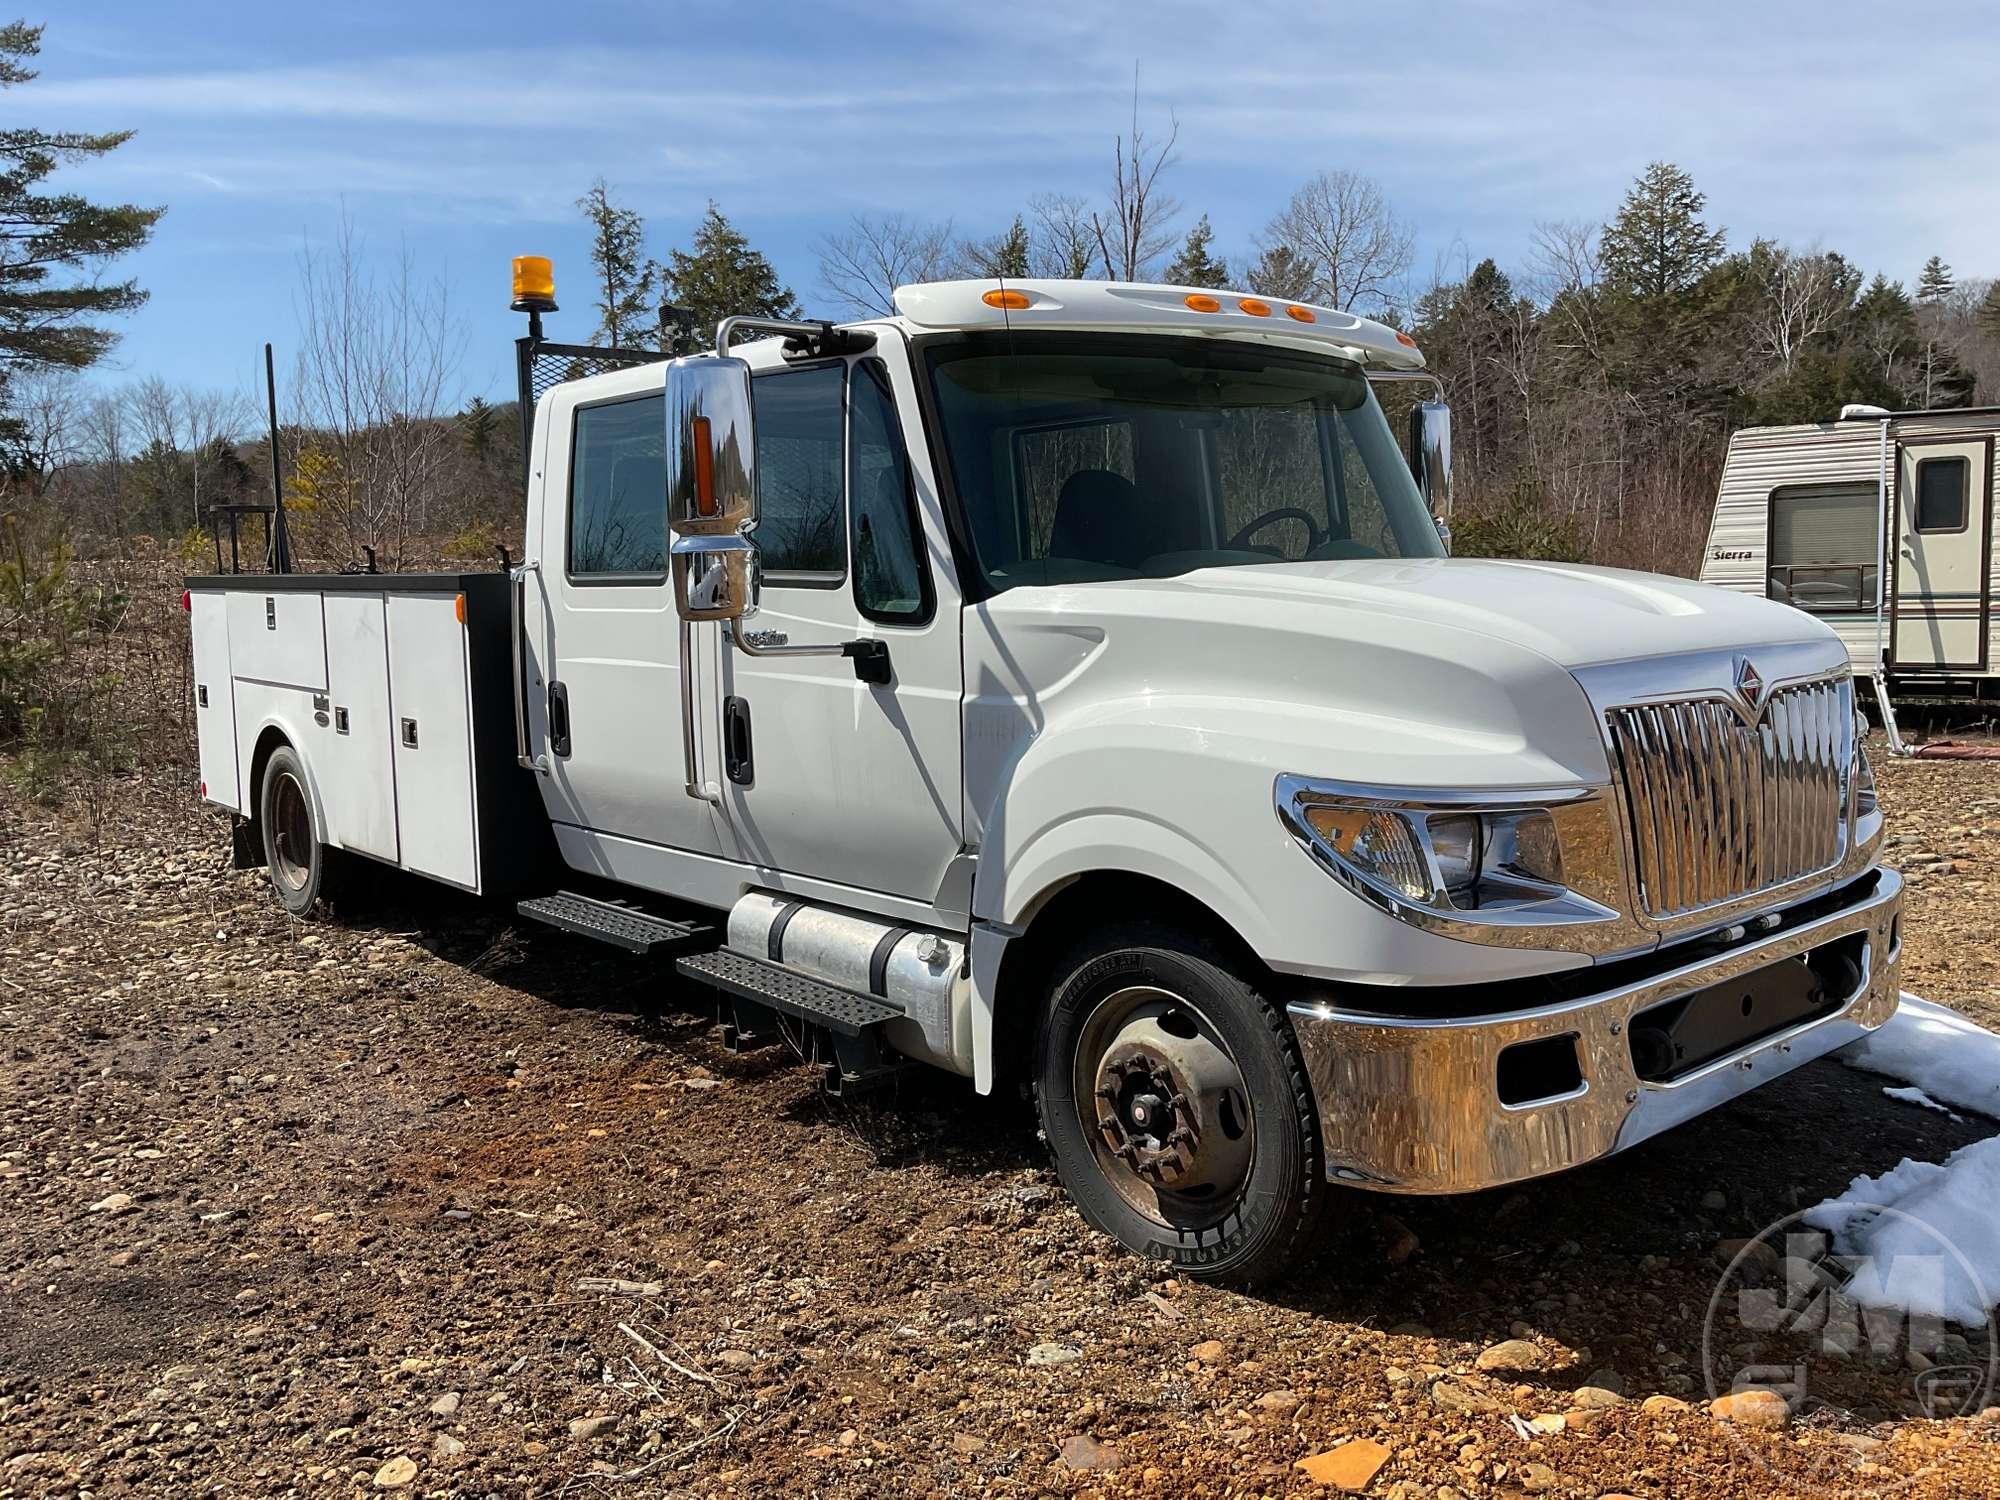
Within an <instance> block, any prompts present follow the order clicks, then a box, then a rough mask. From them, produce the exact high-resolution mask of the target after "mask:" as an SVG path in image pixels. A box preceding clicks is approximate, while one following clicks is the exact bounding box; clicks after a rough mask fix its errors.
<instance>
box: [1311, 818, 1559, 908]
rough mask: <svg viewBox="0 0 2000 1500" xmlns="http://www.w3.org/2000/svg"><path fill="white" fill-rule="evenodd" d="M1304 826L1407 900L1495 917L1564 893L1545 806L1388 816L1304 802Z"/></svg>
mask: <svg viewBox="0 0 2000 1500" xmlns="http://www.w3.org/2000/svg"><path fill="white" fill-rule="evenodd" d="M1305 818H1306V822H1307V824H1308V825H1309V826H1310V827H1311V828H1312V829H1313V831H1314V832H1315V833H1317V834H1319V836H1320V837H1321V838H1322V839H1324V840H1325V841H1326V842H1327V843H1328V844H1329V845H1330V846H1331V847H1332V849H1333V852H1334V853H1335V854H1337V855H1339V856H1340V857H1341V859H1342V860H1344V861H1345V862H1347V863H1348V864H1349V865H1350V866H1352V868H1353V869H1354V871H1355V873H1356V874H1358V875H1360V876H1361V877H1362V878H1363V879H1366V880H1371V881H1374V882H1376V883H1378V884H1380V885H1382V886H1385V887H1387V888H1388V889H1389V890H1390V891H1393V892H1394V893H1395V894H1396V895H1398V896H1400V897H1402V898H1403V899H1404V900H1406V901H1414V902H1417V903H1419V904H1420V905H1425V906H1435V905H1440V904H1443V905H1447V906H1450V907H1451V908H1452V909H1453V910H1456V911H1482V910H1484V911H1493V910H1504V909H1506V908H1508V907H1515V906H1523V905H1527V904H1528V903H1530V902H1535V901H1547V900H1549V899H1551V898H1552V897H1556V896H1560V895H1561V894H1562V893H1563V866H1562V843H1561V840H1560V839H1558V837H1557V836H1556V825H1555V819H1554V818H1552V817H1551V816H1550V815H1549V813H1548V811H1547V810H1546V809H1544V808H1514V809H1509V810H1506V811H1497V812H1457V811H1452V812H1420V811H1416V810H1414V809H1412V810H1408V811H1394V810H1391V809H1389V808H1383V807H1369V806H1365V805H1343V804H1341V803H1337V802H1321V803H1311V804H1308V805H1307V807H1306V809H1305Z"/></svg>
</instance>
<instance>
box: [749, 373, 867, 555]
mask: <svg viewBox="0 0 2000 1500" xmlns="http://www.w3.org/2000/svg"><path fill="white" fill-rule="evenodd" d="M846 386H847V372H846V370H845V369H844V367H842V366H840V365H837V364H830V365H814V366H810V367H808V368H806V369H802V370H784V371H780V372H778V373H776V374H772V375H759V376H758V377H756V378H755V379H754V380H752V381H751V382H750V401H751V407H752V411H753V414H754V417H755V420H756V424H757V532H756V539H757V549H758V551H759V553H760V554H761V555H762V559H763V567H764V575H765V577H766V579H768V580H769V581H770V582H773V583H779V584H784V583H794V584H807V585H819V586H827V585H832V584H837V583H839V582H840V580H841V579H842V578H843V577H844V576H845V575H846V571H847V527H846V525H845V521H846V484H847V465H846V443H845V441H844V437H845V427H846V411H845V407H844V402H843V399H842V398H843V397H844V395H845V393H846ZM774 575H776V576H774Z"/></svg>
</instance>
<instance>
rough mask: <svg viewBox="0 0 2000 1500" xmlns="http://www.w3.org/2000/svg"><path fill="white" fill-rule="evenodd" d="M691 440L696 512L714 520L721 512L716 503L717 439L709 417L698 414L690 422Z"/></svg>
mask: <svg viewBox="0 0 2000 1500" xmlns="http://www.w3.org/2000/svg"><path fill="white" fill-rule="evenodd" d="M688 427H689V429H690V431H689V434H688V436H689V440H690V441H691V442H692V443H693V444H694V513H695V514H696V515H698V516H700V517H701V518H702V519H704V520H712V519H714V518H715V517H716V516H717V515H719V514H720V513H721V509H722V508H721V507H720V506H719V505H717V504H716V503H715V441H714V438H713V436H712V433H713V429H712V428H711V427H710V426H709V421H708V418H707V417H702V416H697V417H695V418H694V419H693V420H691V421H690V422H689V423H688Z"/></svg>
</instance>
